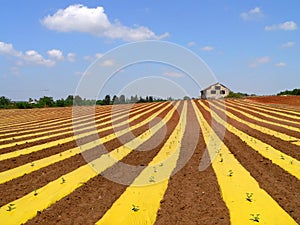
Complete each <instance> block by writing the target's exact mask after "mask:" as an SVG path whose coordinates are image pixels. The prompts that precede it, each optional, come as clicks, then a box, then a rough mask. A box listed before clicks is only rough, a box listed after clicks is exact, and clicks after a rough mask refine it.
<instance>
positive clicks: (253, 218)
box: [250, 214, 260, 223]
mask: <svg viewBox="0 0 300 225" xmlns="http://www.w3.org/2000/svg"><path fill="white" fill-rule="evenodd" d="M250 216H251V218H250V220H252V221H253V222H258V223H259V221H260V217H259V216H260V215H259V214H250Z"/></svg>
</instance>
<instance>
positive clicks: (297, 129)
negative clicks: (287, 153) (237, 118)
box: [218, 102, 300, 132]
mask: <svg viewBox="0 0 300 225" xmlns="http://www.w3.org/2000/svg"><path fill="white" fill-rule="evenodd" d="M218 103H220V104H223V103H221V102H218ZM223 105H224V104H223ZM226 108H228V109H232V110H234V111H237V110H236V109H235V108H233V107H231V106H229V105H227V104H226ZM238 112H239V113H241V114H242V115H244V116H246V117H248V118H251V119H253V120H257V121H262V119H261V118H259V117H257V116H254V115H252V114H249V113H246V112H244V111H238ZM262 122H264V123H267V124H270V125H275V126H279V127H283V128H285V129H288V130H293V131H297V132H299V131H300V128H297V127H292V126H289V125H285V124H281V123H280V122H278V123H277V122H272V121H268V120H263V121H262Z"/></svg>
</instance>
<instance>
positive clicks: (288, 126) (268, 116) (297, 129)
mask: <svg viewBox="0 0 300 225" xmlns="http://www.w3.org/2000/svg"><path fill="white" fill-rule="evenodd" d="M230 105H231V106H230ZM226 107H227V108H230V109H232V108H233V107H237V106H236V105H234V104H232V103H229V102H227V103H226ZM239 107H240V108H242V109H245V110H248V111H250V112H253V113H255V114H259V115H262V116H264V117H266V118H270V119H275V120H278V122H272V123H273V124H278V123H280V122H288V123H291V124H295V125H298V126H299V122H295V121H291V120H288V119H283V118H278V117H276V116H271V115H269V114H266V113H262V112H259V111H255V110H253V109H249V108H247V107H244V106H239ZM239 112H240V113H243V114H247V115H248V116H251V118H257V120H262V119H261V118H259V117H257V116H254V115H252V114H249V113H246V112H242V111H239ZM264 122H267V121H266V120H264ZM268 122H271V121H268ZM278 126H281V127H284V128H287V129H289V130H294V131H300V127H294V126H291V125H284V124H278Z"/></svg>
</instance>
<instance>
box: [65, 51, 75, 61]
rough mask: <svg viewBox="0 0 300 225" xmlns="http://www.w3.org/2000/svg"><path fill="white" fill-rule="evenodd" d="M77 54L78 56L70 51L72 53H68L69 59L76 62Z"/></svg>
mask: <svg viewBox="0 0 300 225" xmlns="http://www.w3.org/2000/svg"><path fill="white" fill-rule="evenodd" d="M75 56H76V54H75V53H72V52H70V53H68V54H67V60H68V61H69V62H75Z"/></svg>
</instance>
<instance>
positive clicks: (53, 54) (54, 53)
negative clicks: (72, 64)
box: [47, 49, 64, 61]
mask: <svg viewBox="0 0 300 225" xmlns="http://www.w3.org/2000/svg"><path fill="white" fill-rule="evenodd" d="M47 54H48V56H49V58H52V59H55V60H58V61H63V60H64V56H63V53H62V51H60V50H58V49H52V50H49V51H48V52H47Z"/></svg>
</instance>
